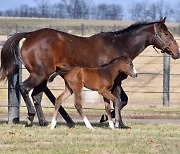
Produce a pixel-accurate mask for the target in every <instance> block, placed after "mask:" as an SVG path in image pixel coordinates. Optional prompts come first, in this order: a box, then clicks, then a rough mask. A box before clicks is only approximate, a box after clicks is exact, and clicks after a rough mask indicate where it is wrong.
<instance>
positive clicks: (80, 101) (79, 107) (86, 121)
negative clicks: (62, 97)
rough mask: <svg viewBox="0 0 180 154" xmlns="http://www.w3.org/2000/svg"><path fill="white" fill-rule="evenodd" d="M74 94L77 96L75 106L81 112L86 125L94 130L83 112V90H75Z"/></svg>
mask: <svg viewBox="0 0 180 154" xmlns="http://www.w3.org/2000/svg"><path fill="white" fill-rule="evenodd" d="M74 96H75V107H76V109H77V111H78V113H79V114H80V116H81V118H82V119H83V121H84V123H85V125H86V127H87V128H89V129H91V130H94V128H93V127H92V125H91V123H90V122H89V120H88V119H87V117H86V116H85V115H84V112H83V109H82V96H81V92H75V91H74Z"/></svg>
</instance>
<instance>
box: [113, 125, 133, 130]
mask: <svg viewBox="0 0 180 154" xmlns="http://www.w3.org/2000/svg"><path fill="white" fill-rule="evenodd" d="M115 128H116V129H131V127H128V126H125V125H123V126H118V127H117V126H115Z"/></svg>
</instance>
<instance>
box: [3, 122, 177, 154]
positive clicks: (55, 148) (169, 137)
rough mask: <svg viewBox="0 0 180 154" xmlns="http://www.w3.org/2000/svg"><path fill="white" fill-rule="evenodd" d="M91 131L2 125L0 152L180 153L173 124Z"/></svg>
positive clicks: (65, 127)
mask: <svg viewBox="0 0 180 154" xmlns="http://www.w3.org/2000/svg"><path fill="white" fill-rule="evenodd" d="M94 125H95V130H94V131H90V130H88V129H87V128H86V127H85V126H84V125H81V123H79V124H78V125H77V126H76V127H75V128H69V127H67V126H66V125H63V124H58V125H57V128H55V129H54V130H50V129H49V128H47V127H39V126H36V125H34V126H33V127H31V128H27V127H24V125H22V124H18V125H7V124H5V123H1V124H0V132H1V134H3V135H1V140H0V153H6V154H9V153H13V154H16V153H17V154H21V153H22V154H24V153H26V154H30V153H33V154H35V153H45V154H55V153H58V154H60V153H62V154H64V153H68V154H72V153H77V154H84V153H89V154H95V153H101V154H109V153H112V154H131V153H133V154H157V153H158V154H169V153H171V154H179V153H180V127H179V125H172V124H165V125H164V124H161V125H152V124H145V125H139V124H136V125H134V124H129V125H130V126H132V127H133V129H131V130H110V129H109V128H108V127H107V124H104V125H103V126H99V125H97V124H94Z"/></svg>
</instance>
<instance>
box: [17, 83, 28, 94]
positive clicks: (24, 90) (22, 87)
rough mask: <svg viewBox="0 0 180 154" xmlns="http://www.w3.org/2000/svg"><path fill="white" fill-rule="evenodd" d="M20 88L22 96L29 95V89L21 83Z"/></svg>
mask: <svg viewBox="0 0 180 154" xmlns="http://www.w3.org/2000/svg"><path fill="white" fill-rule="evenodd" d="M18 88H19V91H20V92H21V94H25V95H27V94H28V93H29V89H28V88H27V87H25V86H24V84H23V83H20V84H19V87H18Z"/></svg>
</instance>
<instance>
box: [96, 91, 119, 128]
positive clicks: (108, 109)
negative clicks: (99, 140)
mask: <svg viewBox="0 0 180 154" xmlns="http://www.w3.org/2000/svg"><path fill="white" fill-rule="evenodd" d="M98 92H99V94H101V95H102V96H103V97H105V98H106V100H107V101H106V102H105V107H106V112H107V115H108V120H109V126H110V128H112V129H114V123H113V122H112V116H111V107H110V101H109V100H111V101H112V102H114V104H115V105H116V104H118V99H117V98H116V97H115V96H113V95H112V94H111V92H110V91H109V90H108V89H107V88H101V89H99V90H98ZM117 121H119V117H118V116H117V117H116V118H115V123H117Z"/></svg>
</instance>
